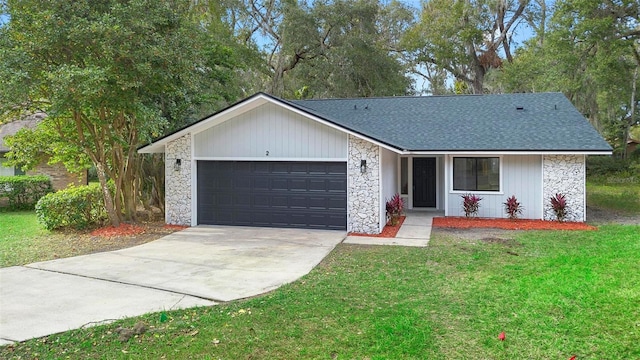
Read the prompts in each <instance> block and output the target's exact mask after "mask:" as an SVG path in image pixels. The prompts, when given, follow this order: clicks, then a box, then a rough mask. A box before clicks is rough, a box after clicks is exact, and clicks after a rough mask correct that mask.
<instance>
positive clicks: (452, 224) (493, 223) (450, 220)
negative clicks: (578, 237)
mask: <svg viewBox="0 0 640 360" xmlns="http://www.w3.org/2000/svg"><path fill="white" fill-rule="evenodd" d="M433 227H444V228H457V229H471V228H496V229H505V230H597V229H598V228H597V227H595V226H591V225H588V224H586V223H581V222H569V221H565V222H558V221H547V220H530V219H516V220H511V219H493V218H492V219H488V218H465V217H454V216H450V217H436V218H434V219H433Z"/></svg>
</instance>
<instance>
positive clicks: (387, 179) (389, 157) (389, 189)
mask: <svg viewBox="0 0 640 360" xmlns="http://www.w3.org/2000/svg"><path fill="white" fill-rule="evenodd" d="M398 164H399V156H398V154H396V153H394V152H392V151H389V150H387V149H385V148H383V147H380V176H381V181H380V186H381V189H380V196H381V201H380V231H382V229H383V228H384V225H385V224H386V222H387V209H386V204H387V200H389V199H391V197H393V195H395V194H396V193H398V186H399V185H398V173H397V171H398Z"/></svg>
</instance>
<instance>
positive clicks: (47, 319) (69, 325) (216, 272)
mask: <svg viewBox="0 0 640 360" xmlns="http://www.w3.org/2000/svg"><path fill="white" fill-rule="evenodd" d="M345 236H346V234H345V233H344V232H342V231H326V230H302V229H273V228H249V227H224V226H198V227H193V228H189V229H186V230H184V231H180V232H177V233H173V234H171V235H168V236H166V237H163V238H161V239H159V240H156V241H153V242H150V243H147V244H143V245H140V246H136V247H133V248H129V249H123V250H117V251H111V252H104V253H98V254H92V255H84V256H78V257H73V258H67V259H60V260H53V261H46V262H40V263H35V264H30V265H26V266H15V267H10V268H4V269H0V344H3V343H8V342H12V341H23V340H27V339H30V338H34V337H41V336H45V335H50V334H54V333H57V332H62V331H67V330H70V329H76V328H80V327H83V326H89V325H93V324H98V323H101V322H104V321H112V320H115V319H120V318H123V317H130V316H136V315H141V314H145V313H148V312H153V311H162V310H170V309H177V308H186V307H193V306H209V305H215V304H216V303H218V302H224V301H230V300H235V299H241V298H245V297H250V296H254V295H259V294H262V293H265V292H268V291H270V290H273V289H276V288H278V287H279V286H281V285H283V284H286V283H290V282H292V281H295V280H296V279H298V278H300V277H301V276H303V275H305V274H307V273H308V272H309V271H311V269H313V268H314V267H315V266H316V265H317V264H318V263H319V262H320V261H321V260H322V259H323V258H324V257H325V256H326V255H327V254H328V253H329V252H330V251H331V250H332V249H333V248H334V247H335V246H336V245H337V244H338V243H340V242H341V241H342V240H343V239H344V238H345Z"/></svg>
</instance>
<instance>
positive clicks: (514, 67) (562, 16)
mask: <svg viewBox="0 0 640 360" xmlns="http://www.w3.org/2000/svg"><path fill="white" fill-rule="evenodd" d="M639 6H640V5H638V3H637V2H636V1H629V0H625V1H616V2H613V1H609V2H602V1H597V0H582V1H566V0H559V1H557V2H556V6H555V11H554V13H553V15H552V17H551V19H550V22H549V23H548V29H547V31H546V32H545V35H544V36H545V40H544V41H540V39H538V38H535V39H532V40H531V41H529V42H528V43H527V44H526V46H525V47H524V48H522V49H521V50H520V51H519V52H518V54H517V56H516V59H515V60H514V62H513V63H511V64H507V65H505V67H504V68H503V71H502V73H501V74H500V79H499V82H500V83H501V84H502V86H504V90H506V91H562V92H564V93H565V94H566V95H567V96H568V97H569V98H570V99H571V100H572V102H573V103H574V104H575V105H576V107H577V108H578V109H579V110H580V111H581V112H582V113H583V114H585V116H587V117H588V118H589V120H590V121H591V123H592V124H593V125H594V126H595V127H596V128H597V129H598V130H599V131H601V133H603V135H605V137H607V138H608V139H609V140H610V142H611V143H612V144H615V145H616V147H617V148H619V149H624V148H625V146H624V145H625V144H626V141H627V140H628V138H629V130H630V128H631V125H633V124H635V123H637V121H638V116H637V110H636V109H637V107H638V106H637V105H638V104H637V103H638V99H637V96H635V95H634V94H635V92H636V91H637V90H634V79H635V76H634V73H635V71H636V70H637V69H638V68H639V67H640V56H638V49H639V48H638V44H639V41H640V19H639V16H640V15H639ZM539 36H540V35H539ZM636 89H637V86H636Z"/></svg>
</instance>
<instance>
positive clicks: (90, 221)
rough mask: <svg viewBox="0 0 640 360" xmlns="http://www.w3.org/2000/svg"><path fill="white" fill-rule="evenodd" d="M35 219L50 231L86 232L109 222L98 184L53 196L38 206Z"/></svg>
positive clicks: (68, 190)
mask: <svg viewBox="0 0 640 360" xmlns="http://www.w3.org/2000/svg"><path fill="white" fill-rule="evenodd" d="M36 216H37V218H38V222H40V223H41V224H42V225H43V226H44V227H45V228H47V229H49V230H53V229H60V228H66V227H71V228H74V229H86V228H88V227H91V226H96V225H100V224H102V223H103V222H104V221H105V220H106V219H107V212H106V210H105V207H104V198H103V196H102V191H101V189H100V185H99V184H90V185H85V186H70V187H68V188H66V189H64V190H60V191H58V192H55V193H51V194H48V195H46V196H45V197H43V198H42V199H40V201H38V203H37V204H36Z"/></svg>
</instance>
